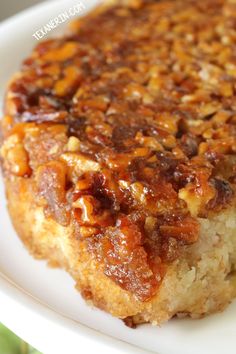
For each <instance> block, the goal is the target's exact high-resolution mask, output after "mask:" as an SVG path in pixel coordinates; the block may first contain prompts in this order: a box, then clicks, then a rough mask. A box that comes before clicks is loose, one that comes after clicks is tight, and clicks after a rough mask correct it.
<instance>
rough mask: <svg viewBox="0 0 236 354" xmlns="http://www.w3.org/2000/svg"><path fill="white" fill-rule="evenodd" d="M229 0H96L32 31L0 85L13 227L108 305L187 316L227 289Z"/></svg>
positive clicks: (223, 297) (146, 316)
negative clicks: (101, 3) (43, 30)
mask: <svg viewBox="0 0 236 354" xmlns="http://www.w3.org/2000/svg"><path fill="white" fill-rule="evenodd" d="M233 11H234V5H233V4H232V3H231V2H229V1H226V0H225V1H223V0H217V1H215V0H214V1H213V0H207V1H199V2H198V3H196V2H194V1H190V0H186V1H185V2H183V1H175V2H173V1H167V0H162V1H159V2H156V1H151V0H150V1H129V2H128V3H127V6H126V5H124V4H115V5H113V6H111V5H110V7H108V8H101V10H100V11H95V12H93V13H92V14H90V15H87V16H86V17H84V18H82V19H81V20H78V21H77V22H75V23H74V24H73V26H72V29H71V32H70V33H69V34H67V36H65V37H63V38H59V39H58V38H57V39H50V40H48V41H45V42H42V43H40V44H39V45H38V46H37V47H36V48H35V49H34V50H33V52H32V54H31V56H30V57H29V58H28V59H26V60H25V61H24V63H23V64H22V68H21V71H20V72H19V73H18V74H17V75H16V76H15V77H14V78H13V80H12V81H11V83H10V84H9V88H8V91H7V94H6V102H5V117H4V118H3V120H2V136H3V144H2V148H1V157H2V166H3V172H4V178H5V183H6V186H7V188H6V189H7V197H8V201H9V210H10V214H11V216H12V220H13V223H14V225H15V228H16V230H17V232H18V233H19V235H20V236H21V238H22V240H23V241H24V243H25V244H26V245H27V247H28V248H29V249H30V250H31V253H32V254H33V255H35V256H36V257H37V256H38V257H43V258H46V259H48V260H49V262H50V263H51V264H58V265H60V266H62V267H64V268H65V269H67V270H68V271H69V272H70V273H71V275H72V276H73V277H74V279H75V281H76V284H77V287H78V289H79V290H80V291H81V293H82V295H83V296H84V297H85V298H86V299H87V300H88V301H92V302H93V303H94V304H95V305H96V306H98V307H100V308H103V309H105V310H106V311H108V312H110V313H112V314H113V315H115V316H118V317H120V318H127V317H128V318H130V317H132V319H133V321H134V322H136V323H138V322H142V321H144V322H148V321H150V322H152V323H154V324H157V323H161V322H163V321H166V320H167V319H169V318H171V317H172V316H174V315H175V314H178V313H182V314H190V315H191V316H200V315H204V314H207V313H210V312H214V311H218V310H220V309H222V308H223V307H224V306H225V305H226V304H227V303H228V302H229V301H230V300H231V299H232V298H233V296H234V293H235V291H234V288H235V287H234V269H235V241H234V236H235V183H236V167H235V166H236V118H235V117H236V108H235V107H236V106H235V78H236V69H235V67H236V66H235V65H236V64H235V58H234V49H233V48H234V47H233V41H234V32H233V27H232V16H233ZM91 23H93V26H92V27H91ZM98 28H99V31H98V30H97V29H98ZM107 289H109V291H107Z"/></svg>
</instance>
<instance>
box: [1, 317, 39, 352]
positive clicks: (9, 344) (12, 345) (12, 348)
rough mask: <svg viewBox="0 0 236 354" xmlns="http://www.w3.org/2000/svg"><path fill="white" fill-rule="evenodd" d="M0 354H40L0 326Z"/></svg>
mask: <svg viewBox="0 0 236 354" xmlns="http://www.w3.org/2000/svg"><path fill="white" fill-rule="evenodd" d="M0 354H42V353H40V352H39V351H38V350H36V349H34V348H32V347H31V346H30V345H29V344H27V343H26V342H24V341H23V340H22V339H20V338H19V337H17V336H16V335H15V334H14V333H12V332H11V331H10V330H9V329H8V328H6V327H5V326H3V325H2V324H0Z"/></svg>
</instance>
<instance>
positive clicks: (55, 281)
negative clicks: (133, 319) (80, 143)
mask: <svg viewBox="0 0 236 354" xmlns="http://www.w3.org/2000/svg"><path fill="white" fill-rule="evenodd" d="M96 2H98V0H91V1H90V0H86V1H85V0H84V4H85V5H86V10H89V8H90V7H91V6H94V4H95V3H96ZM77 3H78V1H68V0H62V1H55V2H54V1H52V2H45V3H42V4H41V5H38V6H36V7H33V8H31V9H29V10H27V11H24V12H23V13H21V14H18V15H17V16H14V17H12V18H11V19H9V20H7V21H5V22H3V23H2V24H1V25H0V95H1V97H3V95H4V88H5V86H6V83H7V80H8V79H9V77H10V76H11V75H12V74H13V73H14V72H15V71H17V69H18V68H19V64H20V62H21V60H22V59H23V58H24V57H26V56H27V55H28V53H29V52H30V50H31V48H32V47H33V46H34V45H36V44H37V41H36V39H35V38H33V37H32V34H33V33H34V32H35V31H36V30H37V29H39V28H41V27H42V26H43V25H45V24H47V23H48V21H49V20H50V19H52V18H54V17H55V16H57V15H58V14H60V13H61V12H63V11H64V10H67V9H68V8H69V7H70V6H72V5H75V4H77ZM91 26H92V23H91ZM62 29H63V25H61V26H60V28H59V31H61V30H62ZM50 35H55V31H52V32H51V33H50ZM183 290H184V289H183ZM0 321H2V322H3V323H4V324H5V325H7V326H8V327H9V328H11V329H12V330H13V331H15V332H16V333H17V334H18V335H19V336H21V337H22V338H24V339H25V340H26V341H28V342H30V343H31V344H32V345H34V346H35V347H37V348H38V349H39V350H41V351H42V352H43V353H44V354H45V353H48V354H54V353H57V354H65V353H70V354H74V353H79V352H81V353H83V354H86V353H92V352H93V350H94V351H95V352H96V353H103V354H106V353H137V354H138V353H151V352H154V353H159V354H190V353H191V354H200V353H201V354H222V352H225V353H227V354H231V353H235V344H236V336H235V331H236V302H234V303H233V304H231V305H230V306H229V307H228V308H227V309H226V311H224V312H223V313H220V314H216V315H212V316H210V317H207V318H205V319H202V320H190V319H184V320H177V319H173V320H171V321H170V322H169V323H167V324H165V325H163V326H162V327H161V328H159V327H152V326H150V325H143V326H140V327H139V328H137V329H136V330H132V329H129V328H128V327H125V326H124V325H123V323H122V322H121V321H119V320H117V319H115V318H112V317H111V316H109V315H108V314H106V313H104V312H102V311H99V310H96V309H93V308H90V307H88V306H87V305H86V304H85V303H84V301H83V300H82V299H81V297H80V295H79V294H78V292H77V291H76V290H75V289H74V283H73V280H72V279H71V278H70V277H69V275H67V274H66V273H65V272H64V271H62V270H58V269H50V268H48V267H47V266H46V263H45V262H42V261H35V260H34V259H33V258H32V257H31V256H30V255H29V254H28V253H27V251H26V250H25V249H24V247H23V245H22V244H21V242H20V241H19V240H18V238H17V235H16V233H15V232H14V230H13V227H12V226H11V222H10V219H9V217H8V214H7V210H6V200H5V197H4V188H3V183H2V180H0Z"/></svg>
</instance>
